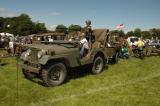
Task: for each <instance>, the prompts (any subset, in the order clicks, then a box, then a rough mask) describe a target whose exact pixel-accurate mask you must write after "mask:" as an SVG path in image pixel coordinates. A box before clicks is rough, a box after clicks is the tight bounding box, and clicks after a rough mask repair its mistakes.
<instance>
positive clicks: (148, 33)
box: [141, 31, 152, 39]
mask: <svg viewBox="0 0 160 106" xmlns="http://www.w3.org/2000/svg"><path fill="white" fill-rule="evenodd" d="M141 33H142V37H143V38H145V39H151V38H152V35H151V33H150V32H149V31H142V32H141Z"/></svg>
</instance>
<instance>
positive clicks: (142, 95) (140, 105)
mask: <svg viewBox="0 0 160 106" xmlns="http://www.w3.org/2000/svg"><path fill="white" fill-rule="evenodd" d="M1 62H3V63H5V64H4V65H3V66H0V81H1V82H0V105H1V106H3V105H4V106H5V105H17V104H18V105H19V106H21V105H23V106H46V105H49V106H84V105H88V106H106V105H108V106H159V105H160V57H146V58H145V59H144V60H140V59H137V58H131V59H129V60H123V59H121V60H120V62H119V63H118V64H115V65H109V66H108V69H107V67H105V69H104V71H103V72H102V73H101V74H99V75H92V74H90V73H89V72H85V71H84V69H78V71H77V70H74V72H73V73H72V74H70V80H68V81H67V82H66V83H65V84H63V85H61V86H58V87H45V86H43V85H42V82H41V80H38V79H34V81H29V80H27V79H25V78H24V76H23V74H22V72H21V70H20V69H19V71H18V96H17V69H16V59H15V58H5V59H4V58H3V59H1ZM141 63H142V64H141ZM76 71H77V72H76ZM80 71H83V73H80Z"/></svg>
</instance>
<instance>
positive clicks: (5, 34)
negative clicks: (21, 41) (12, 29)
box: [0, 32, 14, 37]
mask: <svg viewBox="0 0 160 106" xmlns="http://www.w3.org/2000/svg"><path fill="white" fill-rule="evenodd" d="M0 35H1V36H2V37H4V36H7V37H14V35H13V34H10V33H4V32H2V33H0Z"/></svg>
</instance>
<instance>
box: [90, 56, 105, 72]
mask: <svg viewBox="0 0 160 106" xmlns="http://www.w3.org/2000/svg"><path fill="white" fill-rule="evenodd" d="M103 66H104V61H103V58H102V57H96V58H95V59H94V62H93V66H92V73H93V74H99V73H101V72H102V70H103Z"/></svg>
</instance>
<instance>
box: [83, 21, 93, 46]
mask: <svg viewBox="0 0 160 106" xmlns="http://www.w3.org/2000/svg"><path fill="white" fill-rule="evenodd" d="M84 29H85V33H86V39H87V41H88V42H89V47H90V48H92V43H93V42H94V41H95V37H94V36H93V34H92V32H93V31H92V27H91V21H90V20H86V27H85V28H84Z"/></svg>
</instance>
